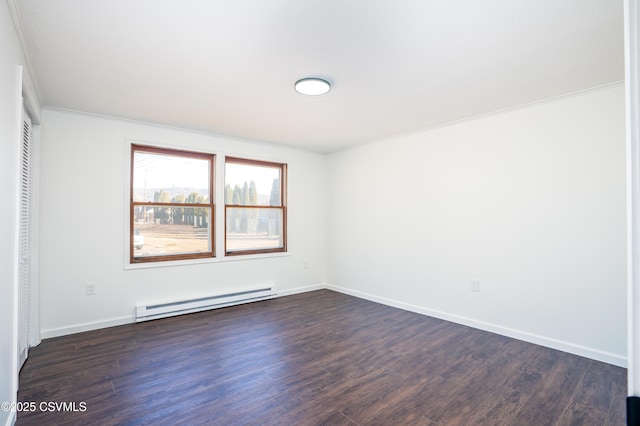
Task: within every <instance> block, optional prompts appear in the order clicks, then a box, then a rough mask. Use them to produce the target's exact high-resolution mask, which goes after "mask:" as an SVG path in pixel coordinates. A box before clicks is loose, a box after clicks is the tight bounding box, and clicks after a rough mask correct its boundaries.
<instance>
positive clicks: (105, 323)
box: [40, 284, 327, 339]
mask: <svg viewBox="0 0 640 426" xmlns="http://www.w3.org/2000/svg"><path fill="white" fill-rule="evenodd" d="M325 288H327V286H326V285H325V284H316V285H311V286H305V287H297V288H293V289H288V290H278V297H282V296H290V295H292V294H298V293H306V292H309V291H315V290H322V289H325ZM134 322H136V319H135V316H133V315H132V316H127V317H119V318H112V319H108V320H102V321H93V322H87V323H83V324H74V325H69V326H65V327H58V328H50V329H46V330H42V332H41V333H40V337H41V339H50V338H52V337H59V336H66V335H67V334H75V333H82V332H83V331H91V330H98V329H100V328H107V327H114V326H117V325H124V324H131V323H134Z"/></svg>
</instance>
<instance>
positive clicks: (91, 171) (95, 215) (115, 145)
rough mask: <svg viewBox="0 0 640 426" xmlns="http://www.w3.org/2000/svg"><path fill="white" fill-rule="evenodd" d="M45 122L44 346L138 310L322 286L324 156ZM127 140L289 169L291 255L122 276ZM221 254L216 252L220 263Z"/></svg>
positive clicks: (143, 130) (103, 121)
mask: <svg viewBox="0 0 640 426" xmlns="http://www.w3.org/2000/svg"><path fill="white" fill-rule="evenodd" d="M42 117H43V123H42V126H41V159H40V164H41V189H40V203H41V204H40V207H41V210H40V232H41V239H40V252H41V256H40V275H41V285H40V297H41V323H42V330H43V336H44V337H50V336H54V335H58V334H66V333H70V332H74V331H79V330H83V329H90V328H97V327H103V326H107V325H111V324H116V323H123V322H129V321H131V320H132V316H133V314H134V307H135V306H136V305H137V304H142V303H152V302H155V301H166V300H179V299H185V298H191V297H202V296H204V295H211V294H216V293H220V292H226V291H230V290H234V289H241V288H244V287H247V286H251V285H255V284H262V283H272V284H275V285H276V286H277V288H278V291H280V292H285V293H286V292H294V291H297V290H299V289H307V288H310V287H313V286H318V285H323V284H324V282H325V250H324V247H325V233H326V228H325V215H324V213H325V199H324V197H325V182H324V177H325V157H324V156H323V155H320V154H316V153H310V152H306V151H302V150H297V149H292V148H288V147H283V146H274V145H270V144H267V143H259V142H248V141H242V140H239V139H231V138H225V137H217V136H211V135H207V134H203V133H198V132H190V131H183V130H177V129H169V128H166V127H159V126H153V125H146V124H142V123H136V122H131V121H123V120H118V119H110V118H100V117H95V116H88V115H83V114H74V113H69V112H63V111H57V110H44V111H43V114H42ZM127 139H133V140H137V141H139V142H140V141H142V142H145V143H149V144H154V143H155V144H161V145H163V146H173V147H177V148H184V149H191V150H198V149H206V150H212V151H214V152H218V153H221V154H228V155H235V156H243V157H247V158H257V159H266V160H273V161H279V162H285V163H287V164H288V173H289V185H288V190H289V194H288V225H289V228H288V255H287V256H281V257H269V258H261V259H250V260H249V259H243V260H237V259H236V260H233V261H224V262H213V263H207V264H194V265H182V266H171V267H160V268H146V269H125V261H124V259H125V246H126V244H125V242H124V241H125V238H126V235H127V231H126V229H127V226H128V222H127V221H126V219H125V213H126V211H127V209H128V203H127V202H126V197H125V194H126V191H127V189H126V186H125V177H126V174H127V173H128V164H127V161H126V154H127V149H126V146H127V145H126V140H127ZM220 214H222V210H221V206H218V209H217V215H220ZM222 250H223V248H222V247H220V248H218V254H219V256H220V255H221V254H222ZM305 260H308V265H309V267H308V268H304V261H305ZM89 281H93V282H95V283H96V285H97V294H96V295H92V296H87V295H86V294H85V284H86V283H87V282H89Z"/></svg>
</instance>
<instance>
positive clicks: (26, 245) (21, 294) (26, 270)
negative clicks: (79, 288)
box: [18, 109, 32, 370]
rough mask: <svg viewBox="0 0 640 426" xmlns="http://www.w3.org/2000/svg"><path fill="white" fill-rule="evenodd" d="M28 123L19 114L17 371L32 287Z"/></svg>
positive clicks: (26, 335)
mask: <svg viewBox="0 0 640 426" xmlns="http://www.w3.org/2000/svg"><path fill="white" fill-rule="evenodd" d="M31 151H32V141H31V119H30V118H29V115H28V114H27V112H26V111H25V110H24V109H23V111H22V148H21V151H20V152H21V155H20V161H21V164H20V229H19V230H18V231H19V245H20V247H19V254H20V257H19V262H20V264H19V265H18V287H19V288H18V370H19V369H20V368H22V365H23V364H24V362H25V360H26V359H27V355H28V353H29V316H30V302H29V301H30V297H31V296H30V291H29V289H30V286H31V276H30V275H31V274H30V271H31V256H30V255H31V187H32V185H31V180H32V179H31V175H32V159H31Z"/></svg>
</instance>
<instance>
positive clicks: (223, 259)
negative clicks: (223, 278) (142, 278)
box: [124, 252, 290, 270]
mask: <svg viewBox="0 0 640 426" xmlns="http://www.w3.org/2000/svg"><path fill="white" fill-rule="evenodd" d="M288 256H290V255H289V253H288V252H279V253H261V254H247V255H234V256H222V257H213V258H206V259H187V260H171V261H167V262H146V263H129V259H127V261H126V263H125V265H124V269H125V270H128V269H149V268H171V267H175V266H189V265H202V264H213V263H224V262H237V261H243V260H254V259H269V258H277V257H288Z"/></svg>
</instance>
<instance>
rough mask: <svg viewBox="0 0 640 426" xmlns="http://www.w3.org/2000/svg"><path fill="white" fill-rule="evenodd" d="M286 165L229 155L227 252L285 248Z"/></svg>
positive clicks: (239, 252) (226, 185) (226, 177)
mask: <svg viewBox="0 0 640 426" xmlns="http://www.w3.org/2000/svg"><path fill="white" fill-rule="evenodd" d="M285 172H286V166H285V165H284V164H278V163H270V162H264V161H254V160H247V159H242V158H232V157H227V158H226V160H225V189H224V191H225V193H224V201H225V222H226V230H225V231H226V238H225V245H226V247H225V250H226V254H227V255H230V256H232V255H238V254H255V253H272V252H283V251H286V202H285V199H286V198H285V195H286V194H285V188H286V185H285V180H286V174H285Z"/></svg>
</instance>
